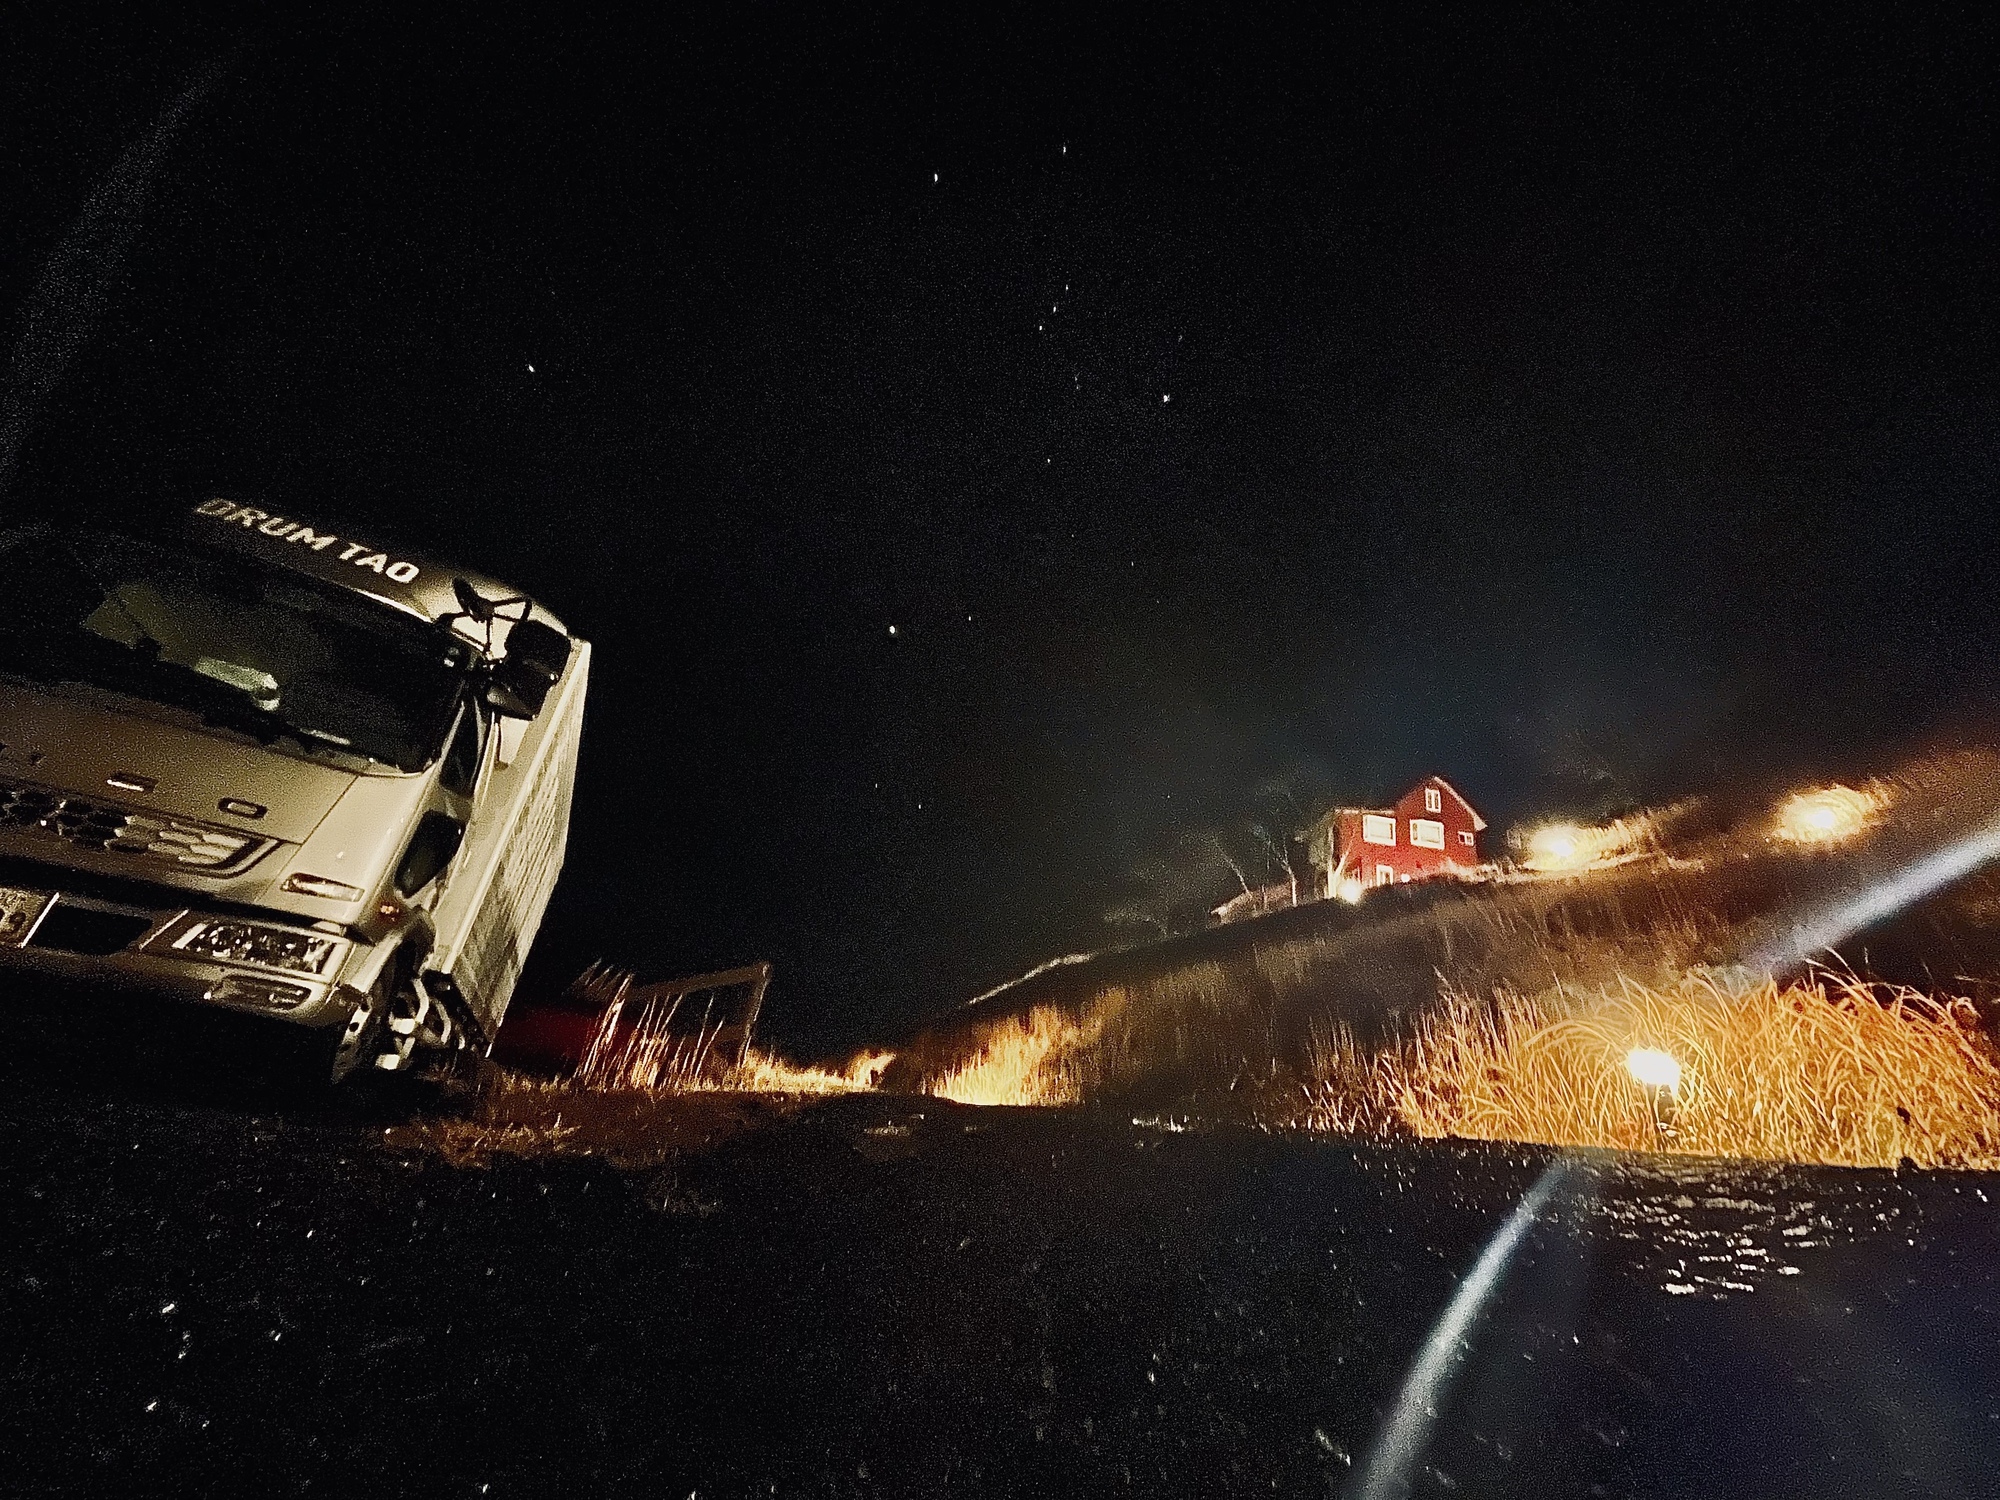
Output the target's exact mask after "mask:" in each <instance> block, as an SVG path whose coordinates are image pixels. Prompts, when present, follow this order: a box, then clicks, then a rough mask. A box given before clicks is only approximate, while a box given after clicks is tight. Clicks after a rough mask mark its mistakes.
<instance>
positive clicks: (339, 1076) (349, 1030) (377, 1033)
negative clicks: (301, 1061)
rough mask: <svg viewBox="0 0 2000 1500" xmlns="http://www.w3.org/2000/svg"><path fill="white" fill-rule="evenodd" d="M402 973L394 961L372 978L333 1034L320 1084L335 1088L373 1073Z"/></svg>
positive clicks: (401, 968)
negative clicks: (343, 1021) (373, 980)
mask: <svg viewBox="0 0 2000 1500" xmlns="http://www.w3.org/2000/svg"><path fill="white" fill-rule="evenodd" d="M402 972H403V965H402V964H401V963H399V962H397V961H396V960H394V959H391V960H390V961H389V962H388V963H386V964H384V965H383V966H382V972H381V973H379V974H377V975H376V976H375V982H374V983H373V984H371V985H370V986H369V987H368V990H367V993H366V994H365V995H363V996H362V999H361V1004H359V1005H358V1006H356V1007H355V1011H354V1014H353V1015H352V1016H351V1017H349V1019H348V1022H347V1024H346V1025H345V1026H344V1027H341V1028H340V1029H339V1030H338V1031H337V1032H336V1033H335V1036H334V1041H333V1047H332V1052H331V1056H330V1057H328V1058H327V1059H326V1064H325V1066H324V1068H323V1069H322V1070H321V1071H322V1072H323V1074H324V1077H323V1078H322V1079H321V1080H320V1081H321V1082H323V1083H324V1084H326V1085H327V1086H329V1087H334V1088H338V1087H339V1086H340V1085H341V1084H344V1083H346V1082H348V1081H349V1080H350V1079H353V1078H357V1077H366V1076H367V1075H368V1074H369V1073H371V1072H372V1071H373V1070H374V1067H375V1055H376V1054H377V1053H378V1052H380V1051H381V1050H382V1046H383V1038H384V1037H385V1036H386V1035H387V1034H388V1026H389V1006H390V1002H391V1000H392V999H393V998H394V995H395V988H396V985H397V984H399V983H400V982H401V977H402Z"/></svg>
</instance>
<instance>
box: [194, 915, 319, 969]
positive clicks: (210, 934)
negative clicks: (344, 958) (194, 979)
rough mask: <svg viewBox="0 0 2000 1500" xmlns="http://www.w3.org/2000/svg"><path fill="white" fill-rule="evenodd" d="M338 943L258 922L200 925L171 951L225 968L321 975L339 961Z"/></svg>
mask: <svg viewBox="0 0 2000 1500" xmlns="http://www.w3.org/2000/svg"><path fill="white" fill-rule="evenodd" d="M343 946H344V945H343V944H342V943H341V941H340V939H338V938H332V937H322V936H320V935H319V934H318V933H313V932H300V931H298V930H297V929H295V928H290V927H266V926H264V925H262V924H261V923H258V922H230V921H200V922H196V923H195V924H194V925H193V926H192V927H190V928H188V930H187V931H186V932H184V933H182V934H181V935H180V936H179V937H177V938H175V939H174V950H175V951H176V952H178V953H183V954H186V955H187V956H188V957H189V958H208V959H214V960H215V961H217V962H218V963H225V964H254V965H255V966H256V967H258V968H260V969H285V970H289V971H290V972H292V973H295V974H324V973H326V972H327V971H328V970H329V969H331V968H332V967H333V965H334V963H335V962H336V961H337V960H338V959H339V957H340V952H341V948H342V947H343Z"/></svg>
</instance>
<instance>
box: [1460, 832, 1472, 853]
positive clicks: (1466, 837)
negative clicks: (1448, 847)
mask: <svg viewBox="0 0 2000 1500" xmlns="http://www.w3.org/2000/svg"><path fill="white" fill-rule="evenodd" d="M1458 841H1459V842H1460V843H1461V844H1463V845H1465V847H1466V848H1468V849H1470V848H1471V847H1472V830H1471V829H1469V828H1461V829H1460V830H1459V832H1458Z"/></svg>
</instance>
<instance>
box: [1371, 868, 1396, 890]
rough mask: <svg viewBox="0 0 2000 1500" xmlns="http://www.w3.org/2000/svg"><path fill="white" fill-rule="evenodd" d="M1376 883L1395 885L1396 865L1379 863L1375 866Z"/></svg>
mask: <svg viewBox="0 0 2000 1500" xmlns="http://www.w3.org/2000/svg"><path fill="white" fill-rule="evenodd" d="M1375 883H1376V884H1377V885H1394V884H1395V883H1396V867H1395V866H1394V865H1377V866H1376V867H1375Z"/></svg>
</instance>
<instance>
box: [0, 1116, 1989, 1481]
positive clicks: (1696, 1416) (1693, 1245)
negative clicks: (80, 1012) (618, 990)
mask: <svg viewBox="0 0 2000 1500" xmlns="http://www.w3.org/2000/svg"><path fill="white" fill-rule="evenodd" d="M0 1129H4V1140H5V1150H4V1152H0V1202H4V1203H5V1205H6V1220H7V1226H8V1228H7V1233H6V1237H5V1238H6V1245H5V1250H4V1259H0V1327H3V1328H4V1329H5V1330H6V1336H5V1346H6V1349H5V1366H4V1370H5V1373H4V1378H0V1452H4V1454H5V1457H6V1462H7V1470H8V1478H7V1482H6V1484H5V1486H4V1487H5V1488H6V1489H7V1490H8V1491H9V1492H11V1493H19V1494H64V1495H69V1494H103V1495H133V1494H167V1493H178V1494H195V1493H210V1494H220V1493H258V1494H295V1493H296V1494H370V1495H382V1494H397V1493H408V1494H422V1495H430V1496H460V1495H464V1496H477V1495H492V1496H504V1495H556V1494H563V1495H577V1496H584V1495H590V1496H595V1495H627V1494H629V1495H649V1496H651V1495H660V1496H672V1497H676V1500H678V1497H683V1496H688V1495H691V1494H698V1495H700V1496H704V1497H707V1496H726V1495H745V1496H747V1495H771V1494H777V1495H877V1494H880V1495H909V1496H917V1495H1052V1494H1145V1495H1160V1494H1191V1495H1192V1494H1202V1495H1253V1494H1254V1495H1271V1494H1279V1495H1338V1494H1343V1493H1351V1492H1352V1491H1353V1490H1354V1488H1355V1486H1356V1485H1357V1483H1358V1480H1359V1476H1360V1475H1362V1474H1363V1473H1365V1472H1373V1473H1374V1474H1375V1475H1376V1476H1377V1477H1378V1478H1379V1477H1381V1475H1382V1473H1383V1470H1382V1469H1381V1466H1380V1465H1379V1464H1378V1466H1377V1468H1376V1469H1375V1470H1373V1471H1370V1470H1369V1460H1370V1452H1371V1444H1372V1443H1374V1441H1375V1440H1376V1438H1377V1436H1378V1434H1379V1433H1381V1432H1382V1430H1383V1429H1384V1426H1385V1423H1387V1422H1388V1421H1390V1420H1391V1419H1392V1418H1393V1417H1394V1416H1395V1415H1396V1413H1397V1403H1398V1396H1399V1392H1400V1391H1401V1390H1402V1389H1403V1387H1404V1383H1405V1377H1406V1376H1407V1375H1408V1373H1409V1371H1410V1369H1411V1367H1412V1364H1413V1361H1415V1360H1416V1359H1417V1357H1418V1355H1419V1351H1420V1350H1421V1349H1423V1347H1424V1346H1425V1344H1426V1340H1427V1338H1429V1337H1430V1336H1431V1334H1432V1332H1433V1330H1434V1328H1435V1327H1436V1326H1437V1324H1438V1320H1439V1318H1440V1315H1441V1314H1442V1313H1443V1312H1444V1310H1445V1309H1446V1308H1447V1306H1448V1305H1450V1304H1452V1302H1453V1299H1454V1297H1455V1296H1457V1295H1458V1294H1459V1292H1460V1289H1461V1285H1462V1278H1465V1277H1466V1276H1467V1274H1468V1272H1469V1271H1470V1270H1471V1269H1472V1267H1473V1266H1474V1264H1475V1263H1476V1262H1477V1261H1478V1260H1479V1258H1480V1255H1481V1251H1482V1248H1483V1247H1485V1246H1486V1245H1487V1244H1488V1243H1489V1242H1490V1240H1491V1237H1492V1236H1493V1235H1494V1233H1495V1232H1496V1230H1498V1229H1500V1227H1501V1226H1502V1225H1503V1224H1504V1223H1506V1222H1507V1220H1508V1217H1509V1215H1510V1213H1511V1212H1512V1210H1513V1209H1514V1207H1515V1205H1516V1204H1517V1203H1518V1202H1519V1200H1520V1199H1521V1197H1522V1195H1523V1194H1524V1193H1525V1192H1527V1191H1528V1190H1529V1189H1530V1187H1531V1186H1532V1185H1533V1184H1534V1183H1536V1182H1537V1181H1538V1180H1539V1179H1540V1178H1541V1175H1542V1173H1543V1172H1544V1170H1546V1169H1547V1167H1548V1164H1549V1162H1550V1160H1551V1156H1550V1154H1549V1153H1546V1152H1541V1151H1528V1150H1523V1149H1519V1148H1515V1149H1511V1150H1509V1149H1501V1148H1490V1147H1478V1146H1472V1145H1430V1146H1422V1147H1417V1146H1410V1147H1400V1148H1387V1147H1382V1146H1375V1145H1367V1146H1359V1145H1350V1144H1345V1143H1325V1142H1305V1141H1298V1140H1289V1139H1278V1138H1273V1137H1269V1136H1264V1135H1258V1134H1252V1133H1245V1132H1234V1131H1232V1132H1216V1133H1209V1132H1202V1131H1186V1130H1177V1129H1174V1128H1172V1126H1171V1122H1149V1123H1143V1124H1141V1123H1135V1122H1133V1121H1131V1120H1130V1119H1127V1118H1113V1117H1104V1116H1097V1115H1087V1114H1050V1113H1041V1112H1016V1111H975V1110H969V1109H961V1108H956V1107H953V1106H948V1105H941V1104H939V1103H937V1102H935V1101H910V1100H897V1099H887V1098H854V1099H846V1100H836V1101H833V1102H831V1103H828V1104H826V1105H824V1106H821V1107H817V1108H814V1109H812V1110H809V1111H808V1112H806V1113H804V1114H802V1115H800V1116H798V1117H796V1118H794V1119H792V1120H789V1121H787V1122H783V1123H779V1124H775V1125H773V1126H771V1127H770V1128H767V1129H763V1130H760V1131H756V1132H753V1133H750V1134H747V1135H743V1136H740V1137H738V1138H736V1139H733V1140H731V1141H728V1142H726V1143H724V1144H722V1145H720V1146H718V1147H716V1148H715V1149H713V1150H711V1151H709V1152H707V1153H705V1154H702V1155H698V1156H694V1157H687V1158H682V1159H679V1160H677V1161H675V1162H671V1163H669V1164H667V1165H665V1166H662V1167H658V1168H649V1169H646V1170H643V1171H626V1172H621V1171H618V1170H615V1169H613V1168H612V1167H611V1166H609V1165H607V1164H605V1163H603V1162H601V1161H593V1160H576V1159H544V1160H538V1161H519V1160H513V1159H508V1158H500V1159H498V1160H497V1161H496V1162H495V1163H494V1164H493V1165H492V1166H490V1167H487V1168H483V1169H482V1168H465V1167H455V1166H451V1165H448V1164H447V1163H445V1162H444V1161H442V1160H440V1159H438V1158H437V1157H435V1156H433V1155H430V1154H428V1153H424V1152H420V1151H411V1150H407V1149H395V1148H393V1147H392V1146H391V1145H388V1144H385V1138H384V1134H383V1128H382V1124H381V1121H380V1120H379V1119H378V1118H371V1117H366V1116H363V1115H359V1114H354V1113H347V1114H342V1113H340V1112H337V1111H336V1112H330V1113H329V1112H321V1113H317V1114H315V1113H312V1112H305V1111H286V1112H276V1113H274V1112H270V1111H268V1110H260V1109H258V1108H256V1107H254V1106H250V1107H246V1106H245V1105H243V1104H241V1103H238V1102H212V1101H211V1102H201V1101H199V1100H190V1099H185V1098H181V1099H177V1098H174V1097H172V1096H170V1095H161V1094H158V1093H148V1092H146V1091H143V1090H141V1091H137V1092H135V1091H133V1090H130V1089H119V1088H108V1089H107V1088H91V1087H81V1086H78V1085H76V1084H75V1083H74V1082H69V1083H60V1084H58V1083H45V1082H40V1081H37V1080H35V1079H33V1078H21V1077H14V1078H10V1079H9V1080H8V1081H7V1086H6V1089H5V1093H4V1100H0ZM1996 1199H2000V1181H1996V1180H1995V1179H1994V1178H1990V1177H1975V1176H1966V1175H1959V1174H1943V1173H1936V1174H1924V1173H1916V1172H1904V1173H1901V1174H1897V1173H1891V1172H1846V1171H1832V1170H1800V1169H1777V1168H1768V1167H1746V1166H1735V1167H1729V1166H1720V1165H1715V1164H1698V1163H1678V1164H1676V1163H1663V1162H1660V1161H1657V1160H1652V1161H1643V1160H1625V1161H1615V1160H1612V1159H1609V1158H1595V1159H1587V1160H1581V1161H1576V1162H1572V1163H1571V1164H1570V1165H1569V1166H1568V1167H1567V1168H1566V1169H1565V1170H1564V1171H1563V1173H1562V1176H1561V1180H1560V1182H1559V1184H1558V1185H1557V1186H1556V1188H1555V1189H1554V1190H1552V1191H1551V1192H1550V1194H1549V1196H1548V1198H1547V1202H1546V1205H1545V1206H1544V1208H1543V1211H1542V1212H1541V1213H1540V1214H1539V1215H1538V1216H1537V1217H1535V1219H1534V1221H1533V1222H1532V1223H1529V1224H1527V1225H1526V1228H1525V1232H1524V1233H1523V1234H1522V1235H1521V1236H1520V1239H1519V1243H1518V1245H1517V1247H1516V1248H1515V1250H1514V1253H1513V1254H1511V1255H1510V1256H1508V1257H1507V1258H1506V1261H1505V1264H1504V1265H1502V1266H1500V1267H1499V1270H1498V1273H1497V1275H1496V1276H1495V1278H1494V1281H1493V1288H1492V1295H1491V1296H1490V1298H1487V1299H1484V1300H1482V1301H1480V1302H1479V1305H1478V1306H1477V1307H1476V1308H1473V1309H1472V1316H1471V1320H1470V1322H1469V1323H1467V1324H1466V1325H1465V1330H1466V1331H1465V1337H1464V1339H1463V1341H1462V1342H1454V1343H1452V1345H1451V1347H1449V1348H1446V1349H1442V1350H1441V1351H1440V1354H1441V1357H1442V1364H1441V1365H1440V1366H1439V1368H1441V1369H1442V1371H1443V1379H1442V1383H1441V1384H1439V1385H1437V1386H1435V1387H1433V1388H1431V1389H1430V1393H1429V1397H1428V1398H1427V1399H1428V1400H1429V1401H1430V1403H1431V1404H1432V1405H1433V1406H1434V1409H1435V1418H1434V1420H1431V1419H1429V1418H1428V1414H1426V1420H1424V1421H1422V1422H1419V1424H1418V1427H1419V1428H1420V1429H1421V1432H1422V1440H1421V1443H1420V1445H1419V1447H1418V1448H1417V1449H1416V1451H1414V1452H1412V1453H1411V1454H1409V1455H1407V1458H1408V1461H1407V1463H1405V1464H1402V1465H1400V1466H1395V1467H1393V1472H1391V1473H1390V1474H1389V1484H1390V1489H1389V1491H1388V1492H1397V1491H1400V1490H1403V1489H1405V1488H1406V1489H1407V1492H1408V1493H1412V1494H1420V1495H1446V1494H1464V1495H1520V1496H1531V1495H1532V1496H1546V1495H1610V1496H1617V1495H1646V1496H1709V1495H1718V1496H1719V1495H1732V1496H1758V1497H1768V1496H1780V1495H1782V1496H1818V1495H1826V1496H1834V1495H1840V1496H1853V1495H1864V1494H1865V1495H1882V1496H1888V1495H1965V1496H1980V1495H1991V1494H1994V1493H2000V1356H1996V1348H2000V1286H1996V1266H2000V1254H1997V1253H1996V1252H2000V1235H1996V1225H2000V1217H1996V1215H2000V1202H1996V1201H1995V1200H1996ZM1405 1415H1406V1416H1407V1415H1408V1414H1407V1413H1405Z"/></svg>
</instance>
